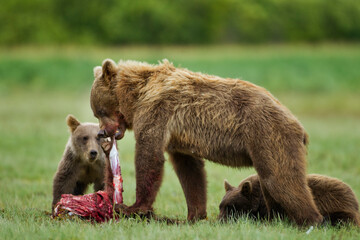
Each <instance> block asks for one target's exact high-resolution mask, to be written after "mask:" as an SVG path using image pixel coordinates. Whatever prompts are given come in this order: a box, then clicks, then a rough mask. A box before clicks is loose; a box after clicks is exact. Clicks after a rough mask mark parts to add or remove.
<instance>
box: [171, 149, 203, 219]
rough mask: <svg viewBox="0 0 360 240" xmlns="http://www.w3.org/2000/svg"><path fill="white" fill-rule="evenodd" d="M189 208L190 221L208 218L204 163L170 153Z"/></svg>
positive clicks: (183, 155) (190, 157)
mask: <svg viewBox="0 0 360 240" xmlns="http://www.w3.org/2000/svg"><path fill="white" fill-rule="evenodd" d="M169 155H170V160H171V162H172V164H173V166H174V170H175V172H176V174H177V176H178V178H179V180H180V184H181V187H182V189H183V191H184V194H185V198H186V204H187V207H188V217H187V218H188V220H189V221H192V220H196V219H204V218H206V174H205V171H204V161H203V160H202V159H200V158H195V157H192V156H190V155H185V154H182V153H170V154H169Z"/></svg>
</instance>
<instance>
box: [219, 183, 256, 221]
mask: <svg viewBox="0 0 360 240" xmlns="http://www.w3.org/2000/svg"><path fill="white" fill-rule="evenodd" d="M224 185H225V191H226V193H225V196H224V197H223V199H222V201H221V203H220V205H219V210H220V213H219V216H218V219H219V220H222V221H227V220H229V219H237V218H239V216H241V215H244V214H248V213H250V212H251V211H252V198H251V190H252V189H251V182H250V181H245V182H242V183H240V185H239V186H238V187H233V186H231V185H230V184H229V183H228V182H227V181H226V180H225V184H224Z"/></svg>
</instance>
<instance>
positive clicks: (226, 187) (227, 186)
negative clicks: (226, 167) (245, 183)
mask: <svg viewBox="0 0 360 240" xmlns="http://www.w3.org/2000/svg"><path fill="white" fill-rule="evenodd" d="M224 187H225V191H226V192H228V191H230V190H233V189H234V187H233V186H231V185H230V183H229V182H228V180H226V179H224Z"/></svg>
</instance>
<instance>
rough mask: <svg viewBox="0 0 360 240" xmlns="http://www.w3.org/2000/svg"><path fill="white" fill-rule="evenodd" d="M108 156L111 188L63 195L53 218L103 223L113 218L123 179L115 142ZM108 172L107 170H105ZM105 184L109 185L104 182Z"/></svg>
mask: <svg viewBox="0 0 360 240" xmlns="http://www.w3.org/2000/svg"><path fill="white" fill-rule="evenodd" d="M113 142H114V144H113V146H112V148H111V151H110V154H109V159H107V160H108V161H109V163H108V164H106V167H107V168H111V173H112V178H113V179H112V180H113V181H112V186H105V191H98V192H96V193H91V194H86V195H83V196H74V195H72V194H63V195H62V196H61V199H60V201H59V202H58V203H57V204H56V206H55V209H54V218H57V217H60V218H61V217H65V216H72V215H76V216H79V217H82V218H84V219H89V220H91V221H96V222H104V221H107V220H109V219H111V218H113V206H114V204H119V203H120V204H121V203H123V197H122V192H123V184H122V183H123V179H122V176H121V168H120V161H119V155H118V150H117V145H116V141H115V139H114V141H113ZM107 172H109V169H107ZM105 183H106V184H109V183H108V182H107V181H105Z"/></svg>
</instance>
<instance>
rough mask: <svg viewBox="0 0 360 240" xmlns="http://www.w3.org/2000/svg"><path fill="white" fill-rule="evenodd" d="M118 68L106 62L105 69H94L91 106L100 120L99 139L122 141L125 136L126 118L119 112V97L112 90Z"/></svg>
mask: <svg viewBox="0 0 360 240" xmlns="http://www.w3.org/2000/svg"><path fill="white" fill-rule="evenodd" d="M117 71H118V69H117V67H116V65H115V64H114V63H113V62H112V61H111V60H105V61H104V63H103V67H102V68H101V67H96V68H94V77H95V80H94V83H93V85H92V89H91V95H90V105H91V109H92V110H93V113H94V116H95V117H96V118H97V119H99V125H100V131H99V137H101V138H105V137H113V136H115V138H116V139H121V138H122V137H123V136H124V132H125V127H124V126H125V124H123V123H124V117H123V115H122V114H121V113H120V112H119V107H118V101H117V97H116V95H115V94H114V91H113V89H112V88H114V86H112V82H113V81H114V78H116V74H117Z"/></svg>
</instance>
